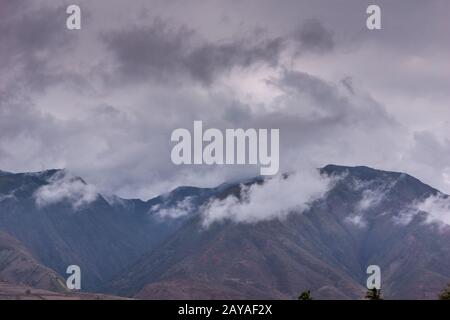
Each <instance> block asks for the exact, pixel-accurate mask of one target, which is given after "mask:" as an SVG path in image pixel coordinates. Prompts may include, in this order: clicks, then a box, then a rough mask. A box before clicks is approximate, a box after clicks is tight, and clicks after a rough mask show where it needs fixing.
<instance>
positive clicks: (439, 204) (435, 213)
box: [394, 193, 450, 227]
mask: <svg viewBox="0 0 450 320" xmlns="http://www.w3.org/2000/svg"><path fill="white" fill-rule="evenodd" d="M421 213H425V216H424V218H425V220H424V223H426V224H438V225H439V226H441V227H443V226H450V198H449V197H448V196H447V195H444V194H442V193H439V194H437V195H431V196H429V197H427V198H426V199H425V200H423V201H417V202H414V203H413V204H411V205H410V206H409V207H407V208H405V209H404V210H403V211H402V212H400V214H399V215H397V216H395V217H394V222H395V223H398V224H402V225H407V224H409V223H410V222H411V221H412V220H413V219H414V218H415V217H416V216H417V215H419V214H421Z"/></svg>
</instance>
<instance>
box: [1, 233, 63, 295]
mask: <svg viewBox="0 0 450 320" xmlns="http://www.w3.org/2000/svg"><path fill="white" fill-rule="evenodd" d="M0 281H3V282H8V283H11V284H16V285H27V286H30V287H33V288H38V289H44V290H50V291H54V292H66V291H67V288H66V287H65V281H64V280H63V279H62V278H61V277H60V276H59V275H58V274H57V273H56V272H55V271H53V270H51V269H49V268H47V267H45V266H43V265H41V264H40V263H39V262H37V261H36V259H34V257H33V256H32V255H31V254H30V253H29V252H28V250H27V249H26V248H24V247H23V245H22V244H21V243H19V242H18V241H17V240H16V239H14V238H12V237H11V236H9V235H8V234H6V233H3V232H0Z"/></svg>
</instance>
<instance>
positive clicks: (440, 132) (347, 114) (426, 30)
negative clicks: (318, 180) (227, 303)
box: [0, 0, 450, 198]
mask: <svg viewBox="0 0 450 320" xmlns="http://www.w3.org/2000/svg"><path fill="white" fill-rule="evenodd" d="M79 3H80V5H81V7H82V12H83V17H84V20H83V27H82V30H81V31H80V32H67V30H66V29H65V27H64V26H65V23H64V18H65V10H64V8H63V7H61V6H59V4H57V5H51V4H50V2H48V1H34V2H33V3H32V4H29V3H28V2H26V6H25V1H5V0H3V1H1V2H0V5H1V10H0V15H1V19H0V30H1V33H2V37H1V38H0V71H1V73H2V77H1V78H0V94H1V99H0V169H4V170H7V171H29V170H41V169H45V168H55V167H56V168H62V167H67V168H68V169H69V170H70V171H74V172H75V173H76V174H79V175H81V176H83V177H86V180H87V181H89V182H92V183H95V184H97V185H99V187H100V189H101V191H102V192H103V191H104V189H107V191H110V192H116V193H119V194H120V195H122V196H133V197H142V198H148V197H150V196H151V195H154V194H157V193H160V192H164V191H168V190H169V189H171V188H173V187H175V186H178V185H181V184H194V185H200V186H205V185H209V186H212V185H215V184H218V183H221V182H223V181H224V180H228V179H234V178H237V177H243V176H252V175H254V174H257V172H258V170H257V169H258V168H256V167H254V166H242V167H241V166H238V167H206V166H198V167H177V166H174V165H173V164H171V162H170V148H171V144H170V133H171V131H172V130H174V129H176V128H180V127H184V128H191V127H192V121H194V120H203V122H204V125H205V126H206V127H216V128H222V129H224V128H236V127H243V128H251V127H254V128H280V129H281V132H280V133H281V169H280V170H281V171H285V170H291V169H298V168H310V167H318V166H322V165H325V164H328V163H341V164H347V165H356V164H364V165H369V166H375V167H379V168H384V169H389V170H397V171H407V172H409V173H411V174H412V175H415V176H417V177H418V178H420V179H422V180H424V181H425V182H427V183H429V184H431V185H433V186H435V187H438V188H440V189H442V190H444V191H447V192H448V191H450V166H449V165H447V162H446V160H445V159H447V156H448V150H449V149H450V148H449V146H448V141H447V137H448V136H449V134H450V130H449V129H448V128H449V126H448V123H449V121H450V114H449V111H448V101H449V99H450V96H449V91H448V84H449V83H450V74H449V73H448V72H447V70H448V67H449V65H448V56H449V52H450V45H449V43H448V41H446V39H443V38H442V34H443V30H445V27H446V26H447V25H448V24H447V17H446V16H445V14H443V13H445V12H448V9H449V8H448V7H449V2H448V1H439V0H434V1H427V4H425V3H424V2H419V1H395V2H392V1H380V5H381V6H382V10H383V17H384V18H383V19H384V20H383V30H381V31H380V32H369V31H367V30H365V7H366V5H367V4H368V3H369V2H365V1H359V0H358V1H354V0H348V1H345V2H330V1H321V0H319V1H309V0H308V1H307V0H304V1H291V2H285V3H283V4H280V3H279V2H277V1H271V0H258V1H253V0H247V1H242V2H239V3H237V2H234V1H218V2H207V3H205V2H204V1H196V0H190V1H189V5H186V2H181V1H180V2H179V1H172V2H167V1H156V0H155V1H151V2H149V1H140V0H136V1H133V4H129V3H126V2H125V1H119V0H111V1H95V2H92V1H84V0H81V1H80V2H79ZM405 7H407V8H408V10H404V8H405ZM255 8H256V9H255ZM143 12H146V14H143ZM415 21H417V25H416V24H415V23H413V22H415ZM419 22H420V23H419ZM254 30H264V31H254ZM330 30H332V31H330ZM199 84H200V85H199Z"/></svg>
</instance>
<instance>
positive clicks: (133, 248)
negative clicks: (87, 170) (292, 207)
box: [0, 170, 201, 290]
mask: <svg viewBox="0 0 450 320" xmlns="http://www.w3.org/2000/svg"><path fill="white" fill-rule="evenodd" d="M200 191H201V190H200V189H199V192H200ZM191 196H192V194H191ZM167 198H168V197H159V198H156V199H152V200H150V201H148V202H144V201H141V200H126V199H120V198H114V199H113V201H107V200H106V199H105V198H104V197H103V196H102V195H100V194H98V193H96V192H95V191H93V190H91V189H90V186H88V185H87V184H86V183H85V182H84V181H83V180H82V179H80V178H78V177H72V176H70V175H68V174H67V173H66V172H65V171H62V170H49V171H43V172H38V173H21V174H12V173H5V172H3V173H2V175H0V231H4V232H7V233H9V234H10V235H11V236H12V237H14V238H15V239H17V240H18V241H20V242H21V243H22V245H23V246H25V247H26V248H27V249H28V250H29V251H30V252H31V254H32V255H33V256H34V257H36V258H37V259H39V261H41V262H42V263H43V264H44V265H45V266H47V267H49V268H51V269H53V270H56V271H57V272H58V273H59V274H61V275H64V276H65V271H66V268H67V266H69V265H73V264H75V265H79V266H80V267H81V270H82V274H83V281H82V282H83V284H82V287H83V288H84V289H88V290H92V289H96V288H98V287H99V286H100V285H101V284H102V282H104V281H106V280H108V279H109V278H110V277H111V276H113V275H115V274H116V273H117V272H119V271H120V270H121V269H122V268H124V267H125V266H126V265H128V264H130V263H132V262H133V261H135V260H136V259H138V258H139V257H140V256H141V255H142V254H143V253H145V252H146V251H148V250H151V249H152V248H153V247H155V246H156V245H158V244H159V243H160V242H161V241H162V240H163V239H165V237H166V236H167V235H168V234H171V232H173V231H174V230H176V229H177V228H178V227H179V226H180V223H181V222H182V219H176V220H175V219H161V218H159V217H158V216H157V215H156V214H152V212H150V209H151V208H152V207H153V206H154V205H159V206H160V207H170V203H169V204H166V203H165V201H166V200H167ZM169 198H170V197H169Z"/></svg>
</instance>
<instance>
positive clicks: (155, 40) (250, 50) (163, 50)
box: [103, 19, 284, 85]
mask: <svg viewBox="0 0 450 320" xmlns="http://www.w3.org/2000/svg"><path fill="white" fill-rule="evenodd" d="M103 39H104V41H105V43H106V45H107V48H108V50H110V51H111V52H112V54H113V55H114V56H115V58H116V60H117V63H118V67H117V70H118V71H119V74H123V75H124V76H125V77H126V80H149V79H155V80H157V81H161V80H163V81H168V80H173V79H174V78H177V77H180V76H181V77H184V76H188V77H190V79H193V80H197V81H199V82H200V83H202V84H204V85H209V84H211V82H212V81H213V80H214V79H215V77H217V76H220V75H221V74H223V73H227V72H229V71H230V70H231V69H233V68H247V67H250V66H253V65H255V64H258V63H260V64H268V65H270V66H275V65H277V64H278V60H279V56H280V54H281V52H282V50H283V47H284V40H283V39H282V38H281V37H278V38H274V39H265V38H261V37H260V36H259V35H258V34H256V33H255V34H252V35H251V36H249V37H248V38H242V39H232V40H228V41H220V42H209V41H205V40H201V39H199V37H198V36H197V35H196V33H195V32H194V31H192V30H189V29H187V28H186V27H179V28H170V27H169V26H168V25H167V23H165V22H163V21H162V20H160V19H156V20H155V21H154V22H153V23H152V24H151V25H150V26H139V27H133V28H131V29H127V30H120V31H115V32H109V33H108V34H106V35H104V37H103ZM116 76H117V73H116Z"/></svg>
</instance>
